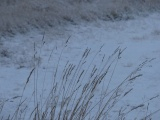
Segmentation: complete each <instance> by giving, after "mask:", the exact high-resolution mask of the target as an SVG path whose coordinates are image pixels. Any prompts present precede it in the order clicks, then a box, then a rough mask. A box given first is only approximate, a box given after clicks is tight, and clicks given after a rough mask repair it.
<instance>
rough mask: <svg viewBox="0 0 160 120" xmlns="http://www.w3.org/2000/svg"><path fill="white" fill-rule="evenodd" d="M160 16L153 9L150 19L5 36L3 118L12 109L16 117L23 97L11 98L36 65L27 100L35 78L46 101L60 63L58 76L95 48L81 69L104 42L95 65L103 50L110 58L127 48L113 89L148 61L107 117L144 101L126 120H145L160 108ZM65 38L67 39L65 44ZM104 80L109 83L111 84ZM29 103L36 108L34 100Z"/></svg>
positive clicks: (0, 77) (0, 90) (0, 89)
mask: <svg viewBox="0 0 160 120" xmlns="http://www.w3.org/2000/svg"><path fill="white" fill-rule="evenodd" d="M159 20H160V14H159V13H154V14H151V15H149V16H147V17H137V18H136V19H133V20H128V21H115V22H109V21H108V22H107V21H100V20H99V21H97V22H92V23H81V24H79V25H68V26H64V27H63V28H58V29H54V28H52V29H49V30H46V31H45V32H43V31H38V30H33V31H31V32H30V33H27V34H17V35H16V36H14V37H2V38H1V41H2V47H1V49H0V50H2V49H5V50H7V51H8V57H5V56H2V55H1V56H0V62H1V67H0V105H1V104H2V103H3V102H5V104H4V106H3V109H2V111H1V112H0V118H2V116H4V117H7V116H8V115H9V114H8V113H10V114H11V115H12V114H13V113H14V112H15V110H16V108H17V104H18V102H19V98H20V97H18V98H16V99H13V98H14V97H15V96H21V95H22V92H23V88H24V86H25V83H26V81H27V78H28V76H29V74H30V71H31V70H32V69H33V67H34V66H35V65H36V69H35V73H34V74H33V75H32V76H31V79H30V80H29V83H28V84H27V87H26V89H25V91H24V94H23V95H24V96H25V97H24V98H29V97H30V96H31V94H32V93H33V90H34V80H35V79H36V80H37V91H38V92H37V93H38V94H40V93H41V92H42V91H44V96H43V97H44V98H42V99H43V100H44V99H45V97H46V96H45V95H46V94H47V92H48V91H49V90H50V89H51V87H52V82H53V81H52V80H53V76H54V73H55V69H56V67H57V64H58V65H59V66H58V73H57V79H58V78H60V76H61V74H62V70H63V68H64V66H65V64H66V62H67V61H70V62H71V63H74V64H78V61H79V60H80V59H81V56H82V54H83V52H84V51H85V49H86V48H91V52H90V53H89V57H88V58H87V63H86V64H85V66H83V69H87V68H88V66H89V64H90V63H91V61H92V59H93V57H94V56H95V54H96V53H97V52H98V51H99V49H100V47H101V46H103V48H102V49H101V52H99V53H98V55H97V56H96V58H95V60H94V63H95V64H97V65H98V66H100V65H101V64H100V63H101V61H100V60H101V59H102V58H103V55H104V54H105V56H106V59H107V57H108V56H109V55H111V54H112V53H113V51H114V50H115V49H116V48H117V47H120V48H121V49H125V48H126V49H125V51H124V52H123V53H122V55H121V59H120V60H119V61H118V64H117V67H116V69H115V72H114V75H113V77H112V81H111V83H110V85H109V88H110V89H112V88H114V87H115V86H117V85H118V84H119V83H121V81H123V80H124V79H125V78H126V77H127V76H128V75H129V74H130V73H131V72H132V71H133V70H134V69H136V67H137V66H138V65H139V64H141V63H142V62H144V61H145V60H148V62H147V64H146V65H145V66H143V68H142V70H141V71H140V73H141V74H143V76H142V77H140V78H137V79H136V80H135V82H133V83H131V84H130V85H129V86H128V87H127V88H126V89H127V90H131V89H132V90H131V92H130V93H129V94H127V95H126V96H125V97H124V98H123V99H122V100H120V101H119V102H118V104H117V105H116V106H115V107H114V110H113V112H111V114H110V115H109V118H108V119H111V120H113V119H116V116H114V114H116V111H119V109H120V108H121V107H126V106H128V107H127V110H128V111H129V110H131V109H132V108H134V107H136V106H138V105H140V104H144V106H143V107H140V108H139V109H136V110H133V111H132V112H130V113H128V114H127V115H126V116H125V118H126V119H127V120H133V119H135V118H136V119H141V118H143V117H145V116H147V115H150V114H151V113H154V112H155V111H156V110H159V109H160V74H159V68H160V47H159V46H160V22H159ZM43 36H44V39H43ZM67 39H69V41H68V43H67V46H66V40H67ZM44 42H45V43H44ZM65 46H66V47H65ZM61 53H62V54H61ZM34 56H35V57H34ZM59 58H60V59H59ZM37 64H38V65H37ZM103 65H104V64H103ZM103 65H102V66H103ZM85 78H87V77H85ZM84 81H85V79H84ZM59 82H60V81H59ZM43 83H45V84H43ZM103 84H104V86H107V83H103ZM100 90H101V88H98V89H97V91H100ZM97 97H98V96H97ZM97 99H98V98H97ZM43 100H42V101H43ZM95 101H96V98H95ZM25 104H27V103H25ZM30 104H31V105H30V109H31V110H32V108H33V106H32V105H33V101H32V100H31V101H30ZM147 106H148V110H147ZM0 110H1V109H0ZM114 112H115V113H114ZM151 118H152V120H158V119H160V112H159V111H158V112H156V113H155V114H153V115H152V116H151Z"/></svg>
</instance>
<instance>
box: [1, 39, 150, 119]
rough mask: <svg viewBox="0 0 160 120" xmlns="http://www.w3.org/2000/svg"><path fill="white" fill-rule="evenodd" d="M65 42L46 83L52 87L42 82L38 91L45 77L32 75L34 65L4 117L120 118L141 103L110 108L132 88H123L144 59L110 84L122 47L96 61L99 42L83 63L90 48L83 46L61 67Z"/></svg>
mask: <svg viewBox="0 0 160 120" xmlns="http://www.w3.org/2000/svg"><path fill="white" fill-rule="evenodd" d="M67 42H68V40H67ZM67 42H66V45H65V47H64V48H63V50H62V51H61V53H60V57H59V58H58V63H57V64H56V68H55V71H54V74H53V79H52V82H51V83H50V84H51V86H52V87H51V88H50V89H49V90H48V91H47V92H46V91H45V88H44V85H43V87H42V88H41V89H42V91H41V92H38V89H39V88H38V82H41V84H45V82H46V79H44V81H43V82H42V81H39V80H38V79H37V78H36V77H35V75H36V70H37V69H38V68H37V66H36V65H35V66H34V67H33V69H32V70H31V72H30V74H29V76H28V78H27V81H26V83H25V86H24V89H23V92H22V95H20V96H18V97H16V98H20V101H19V103H18V107H17V109H16V110H15V113H14V114H9V115H8V117H7V119H8V120H18V119H23V120H25V119H34V120H48V119H50V120H89V119H92V120H101V119H102V120H104V119H105V120H107V119H109V117H110V115H114V116H116V117H115V118H116V119H124V118H125V116H126V115H127V114H129V113H130V112H132V111H134V110H136V109H139V108H142V107H144V106H145V105H144V104H140V105H137V106H136V107H134V108H131V109H129V110H127V111H125V110H122V109H123V106H121V107H120V108H121V109H119V111H117V112H116V113H115V112H114V111H115V110H116V109H117V107H118V106H117V104H118V103H119V101H120V100H121V99H123V98H124V97H126V96H127V95H128V94H129V93H130V92H131V91H132V89H133V88H130V89H127V88H128V86H129V85H130V84H131V83H133V82H134V80H135V79H137V78H138V77H141V76H142V74H139V71H140V70H141V68H142V67H143V66H144V65H145V64H146V63H147V61H145V62H144V63H142V64H140V65H139V66H138V68H136V69H135V70H134V71H133V72H131V73H130V74H129V75H128V76H127V77H126V78H125V79H124V80H122V81H121V82H118V81H117V82H118V83H117V84H115V85H111V82H112V79H113V75H114V74H115V69H116V67H117V64H118V61H119V60H120V58H121V54H122V53H123V51H124V49H120V48H117V49H116V50H115V51H114V52H113V54H112V55H110V56H109V57H108V58H106V56H105V54H104V55H103V57H102V58H101V59H99V61H98V63H96V62H95V60H96V58H97V57H98V54H99V53H100V52H101V49H102V47H103V46H102V47H101V48H100V49H99V51H98V52H97V53H95V55H94V56H93V58H92V59H90V60H89V63H87V62H88V58H89V57H90V52H91V49H89V48H87V49H86V50H85V51H84V53H83V54H82V56H81V58H80V59H79V61H78V62H77V63H76V64H73V63H70V62H69V61H67V62H66V64H65V65H64V66H63V67H60V65H61V64H62V63H61V59H62V54H63V52H64V49H65V48H66V47H67ZM52 54H53V52H51V55H52ZM51 55H50V56H51ZM49 60H50V58H49ZM61 68H62V70H60V69H61ZM59 72H60V73H59ZM32 76H34V77H33V78H32ZM32 80H33V81H34V85H33V92H32V95H31V96H30V97H25V95H24V93H25V91H26V89H27V87H28V88H29V89H31V86H30V85H29V84H30V82H31V81H32ZM44 98H45V99H44ZM3 105H4V104H3ZM125 107H126V106H125ZM1 119H3V117H2V118H1Z"/></svg>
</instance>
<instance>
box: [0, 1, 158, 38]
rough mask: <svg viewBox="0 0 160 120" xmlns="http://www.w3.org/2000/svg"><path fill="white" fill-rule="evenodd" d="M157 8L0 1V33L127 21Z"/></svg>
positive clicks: (112, 3) (128, 4)
mask: <svg viewBox="0 0 160 120" xmlns="http://www.w3.org/2000/svg"><path fill="white" fill-rule="evenodd" d="M159 8H160V1H159V0H1V2H0V16H1V19H0V26H1V28H0V32H1V34H5V33H6V31H7V32H8V33H10V34H11V35H14V34H15V33H16V31H18V32H21V33H24V32H26V31H29V30H30V29H32V28H38V29H39V28H47V27H53V26H55V25H65V24H66V23H71V24H78V23H79V22H80V21H88V22H90V21H95V20H97V19H102V20H105V21H106V20H112V21H114V20H122V19H125V20H127V19H133V18H134V17H133V15H134V16H135V15H140V14H142V13H143V14H145V12H146V11H150V12H152V11H155V10H157V9H159Z"/></svg>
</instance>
